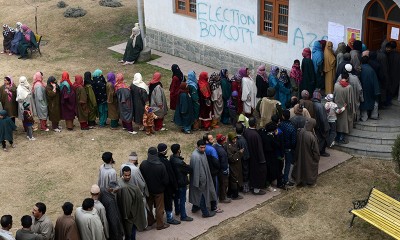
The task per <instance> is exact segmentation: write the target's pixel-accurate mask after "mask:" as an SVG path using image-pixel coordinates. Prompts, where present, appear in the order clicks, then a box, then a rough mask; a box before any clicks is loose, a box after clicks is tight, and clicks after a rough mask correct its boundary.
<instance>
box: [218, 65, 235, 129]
mask: <svg viewBox="0 0 400 240" xmlns="http://www.w3.org/2000/svg"><path fill="white" fill-rule="evenodd" d="M219 76H220V79H221V88H222V99H223V104H224V108H223V111H222V114H221V123H223V124H226V125H228V124H230V117H229V108H228V101H229V99H230V98H231V95H232V86H231V83H230V81H229V76H228V70H227V69H222V70H221V71H220V73H219Z"/></svg>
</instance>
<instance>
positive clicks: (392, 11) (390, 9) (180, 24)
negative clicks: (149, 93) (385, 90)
mask: <svg viewBox="0 0 400 240" xmlns="http://www.w3.org/2000/svg"><path fill="white" fill-rule="evenodd" d="M399 6H400V0H351V1H348V0H336V1H326V0H146V1H145V3H144V10H145V24H146V35H147V37H146V41H147V45H148V46H149V47H151V48H152V49H156V50H159V51H162V52H165V53H168V54H171V55H174V56H178V57H181V58H184V59H188V60H190V61H194V62H197V63H200V64H203V65H206V66H209V67H213V68H216V69H220V68H228V69H229V70H230V71H236V70H237V69H238V68H239V67H242V66H248V67H250V68H256V67H257V66H258V65H260V64H261V63H266V64H267V65H278V66H280V67H285V68H290V67H291V66H292V64H293V61H294V60H295V59H300V60H301V59H302V56H301V53H302V50H303V49H304V48H306V47H310V48H312V44H313V43H314V41H316V40H321V39H325V40H330V41H332V42H333V43H334V45H335V47H336V44H337V43H339V42H346V43H347V39H348V35H351V36H353V37H358V38H360V39H361V40H362V41H363V42H364V43H366V45H367V46H368V47H369V49H371V50H376V49H377V48H379V47H380V45H381V43H382V41H383V38H384V37H385V36H386V38H387V39H392V40H397V41H398V40H399V33H398V30H399V28H400V8H399ZM396 36H397V39H396ZM398 42H399V41H398ZM398 45H399V46H400V42H399V44H398ZM171 64H172V63H171Z"/></svg>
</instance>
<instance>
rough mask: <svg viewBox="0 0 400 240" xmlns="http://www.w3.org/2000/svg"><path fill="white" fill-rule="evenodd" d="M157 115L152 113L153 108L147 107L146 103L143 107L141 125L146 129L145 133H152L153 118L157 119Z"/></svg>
mask: <svg viewBox="0 0 400 240" xmlns="http://www.w3.org/2000/svg"><path fill="white" fill-rule="evenodd" d="M157 118H158V117H157V115H155V114H154V112H153V108H151V107H149V105H146V106H145V107H144V114H143V126H144V127H145V129H146V134H147V135H150V134H154V129H153V126H154V119H157Z"/></svg>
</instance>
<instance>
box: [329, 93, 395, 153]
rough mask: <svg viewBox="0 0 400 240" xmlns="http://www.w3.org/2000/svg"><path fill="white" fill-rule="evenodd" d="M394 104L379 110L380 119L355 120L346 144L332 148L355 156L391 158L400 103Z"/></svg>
mask: <svg viewBox="0 0 400 240" xmlns="http://www.w3.org/2000/svg"><path fill="white" fill-rule="evenodd" d="M393 102H394V104H393V105H392V106H391V107H389V108H387V109H385V110H380V111H379V115H380V118H381V119H380V120H371V119H369V120H367V121H366V122H357V123H356V124H355V129H353V130H352V132H351V133H350V134H349V135H348V136H347V139H348V140H349V143H348V144H343V145H336V146H335V147H334V148H335V149H338V150H340V151H343V152H346V153H349V154H351V155H355V156H367V157H374V158H381V159H391V158H392V156H391V152H392V146H393V144H394V141H395V140H396V138H397V136H398V135H400V105H399V103H398V102H397V101H395V100H393Z"/></svg>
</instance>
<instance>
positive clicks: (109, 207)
mask: <svg viewBox="0 0 400 240" xmlns="http://www.w3.org/2000/svg"><path fill="white" fill-rule="evenodd" d="M119 189H120V186H119V184H118V182H117V181H111V182H109V183H108V185H107V188H104V187H101V188H100V197H99V201H100V202H101V203H102V204H103V206H104V208H105V209H106V217H107V222H108V230H109V237H110V238H109V239H110V240H122V239H123V236H124V228H123V225H122V219H121V214H120V211H119V208H118V204H117V192H118V191H119ZM81 237H82V235H81Z"/></svg>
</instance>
